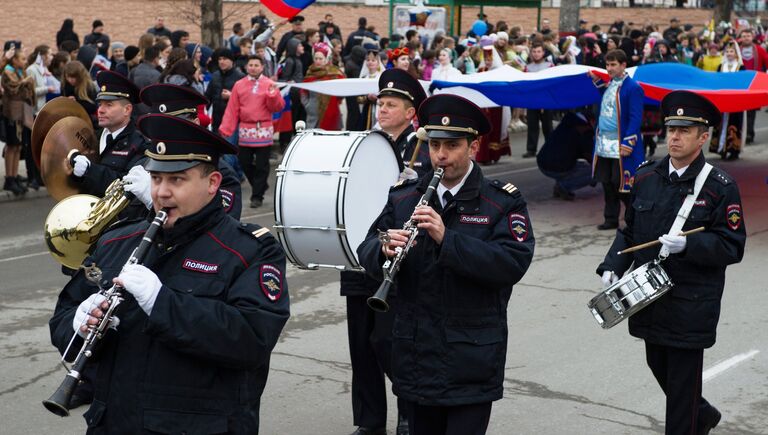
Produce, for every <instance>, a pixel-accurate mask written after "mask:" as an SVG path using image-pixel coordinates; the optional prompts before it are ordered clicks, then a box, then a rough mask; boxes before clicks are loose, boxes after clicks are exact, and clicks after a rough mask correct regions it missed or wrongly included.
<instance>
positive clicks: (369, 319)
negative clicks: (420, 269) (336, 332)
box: [347, 296, 407, 428]
mask: <svg viewBox="0 0 768 435" xmlns="http://www.w3.org/2000/svg"><path fill="white" fill-rule="evenodd" d="M367 299H368V296H347V332H348V336H349V356H350V361H351V362H352V417H353V423H354V425H355V426H363V427H369V428H381V427H386V424H387V387H386V384H385V382H384V375H385V374H386V375H387V376H388V377H389V378H390V379H392V326H393V324H394V321H395V314H394V309H392V308H393V304H394V303H396V300H395V299H394V298H390V299H389V301H388V302H389V304H390V310H389V311H388V312H386V313H378V312H376V311H373V310H372V309H371V308H370V307H368V304H367V302H366V301H367ZM397 410H398V412H399V414H400V415H403V416H404V415H407V409H406V406H405V402H403V401H402V400H400V399H398V400H397Z"/></svg>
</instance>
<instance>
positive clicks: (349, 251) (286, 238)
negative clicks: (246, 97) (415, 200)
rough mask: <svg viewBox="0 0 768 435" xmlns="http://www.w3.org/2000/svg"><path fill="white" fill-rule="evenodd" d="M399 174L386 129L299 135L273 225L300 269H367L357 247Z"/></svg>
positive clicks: (280, 174) (279, 186)
mask: <svg viewBox="0 0 768 435" xmlns="http://www.w3.org/2000/svg"><path fill="white" fill-rule="evenodd" d="M399 174H400V169H399V166H398V160H397V156H396V155H395V151H394V148H393V146H392V142H391V141H390V140H389V138H388V137H387V136H386V135H385V134H384V133H382V132H379V131H364V132H354V131H344V132H339V131H324V130H305V131H302V132H301V133H298V134H297V135H296V137H295V138H294V139H293V141H291V144H290V145H289V146H288V149H287V150H286V152H285V156H284V157H283V161H282V163H281V164H280V166H278V168H277V182H276V186H275V226H274V228H275V230H276V231H277V236H278V240H279V241H280V244H281V245H282V246H283V249H284V250H285V254H286V256H287V258H288V260H289V261H290V262H291V263H293V264H294V265H296V266H298V267H299V268H301V269H317V268H320V267H328V268H334V269H338V270H362V268H361V267H360V263H359V262H358V260H357V253H356V252H355V251H356V250H357V247H358V246H359V245H360V243H362V242H363V240H364V239H365V236H366V234H367V233H368V229H369V228H370V226H371V224H372V223H373V221H374V220H375V219H376V218H377V217H378V216H379V214H380V213H381V211H382V209H383V208H384V205H385V204H386V202H387V196H388V195H389V188H390V187H391V186H392V185H393V184H395V183H396V182H397V179H398V176H399Z"/></svg>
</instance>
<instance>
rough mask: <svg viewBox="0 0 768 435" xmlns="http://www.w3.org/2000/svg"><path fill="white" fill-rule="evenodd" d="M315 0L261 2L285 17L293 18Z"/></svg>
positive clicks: (271, 0)
mask: <svg viewBox="0 0 768 435" xmlns="http://www.w3.org/2000/svg"><path fill="white" fill-rule="evenodd" d="M314 2H315V0H261V4H263V5H264V6H266V7H267V8H269V10H270V11H272V12H274V13H275V14H277V15H279V16H281V17H283V18H293V17H295V16H296V15H298V14H299V12H301V11H302V10H303V9H305V8H306V7H307V6H309V5H311V4H312V3H314Z"/></svg>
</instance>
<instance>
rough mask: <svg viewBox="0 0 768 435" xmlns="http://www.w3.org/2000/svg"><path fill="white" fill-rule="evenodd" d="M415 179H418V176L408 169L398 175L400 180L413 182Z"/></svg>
mask: <svg viewBox="0 0 768 435" xmlns="http://www.w3.org/2000/svg"><path fill="white" fill-rule="evenodd" d="M417 178H419V174H417V173H416V171H414V170H413V169H411V168H409V167H405V169H403V172H401V173H400V180H415V179H417Z"/></svg>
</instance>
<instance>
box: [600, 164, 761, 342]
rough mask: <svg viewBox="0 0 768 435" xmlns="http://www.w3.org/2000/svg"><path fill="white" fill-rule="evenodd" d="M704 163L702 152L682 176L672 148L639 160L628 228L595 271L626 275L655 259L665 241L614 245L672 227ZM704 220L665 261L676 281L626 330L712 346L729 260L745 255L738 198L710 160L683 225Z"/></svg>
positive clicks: (649, 237)
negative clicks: (675, 169)
mask: <svg viewBox="0 0 768 435" xmlns="http://www.w3.org/2000/svg"><path fill="white" fill-rule="evenodd" d="M703 167H704V155H703V153H702V154H699V156H698V157H697V158H696V160H694V161H693V163H691V165H690V166H689V167H688V169H687V170H686V171H685V172H684V173H683V175H682V176H681V177H680V178H679V179H678V180H677V181H672V180H671V179H670V176H669V175H670V174H669V156H667V157H666V158H664V159H662V160H660V161H658V162H655V163H650V164H646V165H644V166H641V168H640V169H639V170H638V173H637V176H636V178H635V185H634V188H633V189H632V195H631V199H630V201H631V205H632V206H631V207H629V208H628V209H627V212H626V216H625V220H626V223H627V225H626V228H624V229H623V230H620V231H619V232H618V233H617V236H616V240H615V241H614V243H613V245H612V246H611V249H610V251H609V253H608V255H607V256H606V257H605V261H604V262H603V263H602V264H600V266H599V267H598V269H597V271H598V273H599V274H602V273H603V271H606V270H612V271H614V272H615V273H616V274H617V275H619V276H621V275H622V274H623V273H624V272H625V271H626V270H628V269H629V268H630V266H631V263H633V262H634V265H635V267H637V266H640V265H642V264H645V263H647V262H649V261H651V260H653V259H655V258H656V257H657V255H658V253H659V249H660V247H653V248H647V249H642V250H640V251H635V252H634V253H631V254H625V255H616V252H617V251H620V250H622V249H625V248H628V247H630V246H634V245H637V244H640V243H645V242H648V241H652V240H656V239H658V238H659V237H660V236H662V235H664V234H666V233H667V232H668V231H669V229H670V228H671V227H672V222H674V220H675V216H676V215H677V212H678V210H679V209H680V206H682V203H683V200H684V199H685V197H686V196H687V195H688V193H689V192H693V185H694V181H695V179H696V176H697V175H698V174H699V172H700V171H701V169H702V168H703ZM701 226H703V227H704V228H705V230H704V231H703V232H699V233H695V234H691V235H689V236H687V243H686V249H685V250H684V251H683V252H681V253H679V254H671V255H670V256H669V257H668V258H667V259H666V260H665V261H664V262H663V263H662V267H663V268H664V270H665V271H666V272H667V274H668V275H669V277H670V279H671V281H672V282H673V283H674V286H673V287H672V289H671V290H669V292H667V293H666V294H665V295H663V296H662V297H660V298H659V299H658V300H656V301H655V302H654V303H652V304H651V305H649V306H648V307H646V308H644V309H643V310H642V311H640V312H638V313H636V314H635V315H633V316H632V317H630V319H629V332H630V334H632V335H633V336H635V337H638V338H642V339H645V340H646V341H648V342H650V343H654V344H660V345H665V346H672V347H681V348H691V349H699V348H708V347H711V346H712V345H713V344H714V343H715V331H716V328H717V322H718V319H719V317H720V299H721V298H722V296H723V287H724V284H725V268H726V266H728V265H729V264H733V263H738V262H739V261H741V258H742V256H743V255H744V242H745V240H746V231H745V229H744V222H743V221H742V210H741V198H740V196H739V189H738V187H737V186H736V183H735V182H734V181H733V179H732V178H731V177H730V176H728V174H726V173H725V172H724V171H723V170H721V169H718V168H713V169H712V171H711V172H710V174H709V176H708V177H707V179H706V181H705V182H704V186H703V188H702V189H701V192H700V193H699V196H698V198H697V199H696V202H695V205H694V206H693V209H692V210H691V213H690V215H689V217H688V220H687V221H686V223H685V225H684V226H683V231H687V230H690V229H693V228H697V227H701Z"/></svg>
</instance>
